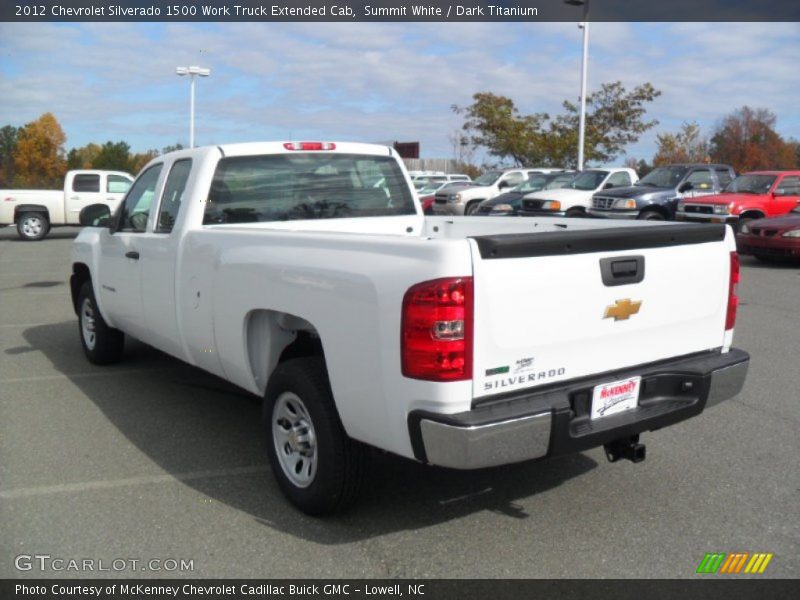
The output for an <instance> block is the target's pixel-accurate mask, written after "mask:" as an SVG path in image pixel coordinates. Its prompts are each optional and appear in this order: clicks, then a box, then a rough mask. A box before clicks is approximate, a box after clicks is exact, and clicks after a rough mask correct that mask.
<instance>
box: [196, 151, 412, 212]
mask: <svg viewBox="0 0 800 600" xmlns="http://www.w3.org/2000/svg"><path fill="white" fill-rule="evenodd" d="M376 181H377V182H379V185H378V186H377V187H376V186H375V183H376ZM415 212H416V210H415V208H414V200H413V199H412V197H411V192H410V190H409V189H408V186H407V184H406V182H405V178H404V176H403V173H402V171H401V170H400V166H399V165H398V164H397V161H395V160H394V159H392V158H390V157H384V156H370V155H358V154H329V153H321V152H320V153H313V152H312V153H306V152H302V153H301V152H297V153H295V152H292V153H288V154H268V155H260V156H235V157H230V158H223V159H221V160H220V161H219V163H218V165H217V170H216V172H215V173H214V180H213V181H212V182H211V190H210V191H209V194H208V199H207V201H206V206H205V215H204V217H203V223H204V224H206V225H211V224H216V223H252V222H259V221H291V220H296V219H333V218H351V217H366V216H394V215H413V214H414V213H415Z"/></svg>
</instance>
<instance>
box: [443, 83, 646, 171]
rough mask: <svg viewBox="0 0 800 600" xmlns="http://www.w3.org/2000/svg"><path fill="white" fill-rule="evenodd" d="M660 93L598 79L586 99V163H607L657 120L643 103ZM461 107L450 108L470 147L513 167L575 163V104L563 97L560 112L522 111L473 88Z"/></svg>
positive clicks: (576, 124)
mask: <svg viewBox="0 0 800 600" xmlns="http://www.w3.org/2000/svg"><path fill="white" fill-rule="evenodd" d="M660 94H661V92H659V91H658V90H656V89H655V88H654V87H653V86H652V85H651V84H649V83H644V84H642V85H640V86H637V87H635V88H634V89H633V90H632V91H630V92H629V91H627V90H626V89H625V87H623V85H622V83H620V82H613V83H604V84H603V85H602V86H601V87H600V89H599V90H598V91H596V92H594V93H592V94H590V95H589V96H587V98H586V111H587V114H586V135H585V145H584V156H585V160H586V161H587V162H589V161H597V162H609V161H612V160H614V159H615V158H616V157H617V156H619V155H620V154H621V153H623V152H624V149H625V146H627V145H628V144H632V143H634V142H636V141H637V140H638V139H639V136H640V135H641V134H642V133H644V132H645V131H647V130H648V129H650V128H652V127H654V126H655V125H657V123H658V122H657V121H655V120H651V121H647V120H645V119H644V116H645V114H646V112H647V111H646V108H645V106H646V104H647V103H649V102H652V101H653V100H654V99H655V98H656V97H658V96H659V95H660ZM472 99H473V103H472V104H470V105H469V106H466V107H459V106H453V107H452V110H453V111H454V112H455V113H457V114H460V115H463V116H464V124H463V129H464V131H465V132H466V133H467V134H468V139H469V141H470V143H471V144H473V145H474V146H476V147H477V146H482V147H484V148H486V150H487V152H488V153H489V155H491V156H495V157H497V158H499V159H500V160H501V161H503V160H507V159H511V160H513V161H514V162H515V163H516V164H517V165H530V166H534V165H537V166H539V165H540V166H563V167H575V166H576V165H577V162H578V122H579V112H578V106H577V105H575V104H573V103H571V102H568V101H565V102H564V103H563V108H564V113H563V114H560V115H558V116H556V117H553V118H551V116H550V115H548V114H547V113H534V114H531V115H523V114H521V113H520V112H519V110H518V109H517V107H516V106H515V105H514V102H513V100H511V99H510V98H506V97H504V96H497V95H495V94H492V93H490V92H479V93H477V94H475V95H474V96H473V97H472Z"/></svg>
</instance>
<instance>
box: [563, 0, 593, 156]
mask: <svg viewBox="0 0 800 600" xmlns="http://www.w3.org/2000/svg"><path fill="white" fill-rule="evenodd" d="M564 2H566V3H567V4H571V5H572V6H583V23H582V24H581V25H579V27H582V28H583V61H582V63H581V112H580V121H579V123H578V170H579V171H583V146H584V140H585V139H586V80H587V78H588V76H589V0H564Z"/></svg>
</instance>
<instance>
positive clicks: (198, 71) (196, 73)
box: [175, 66, 211, 148]
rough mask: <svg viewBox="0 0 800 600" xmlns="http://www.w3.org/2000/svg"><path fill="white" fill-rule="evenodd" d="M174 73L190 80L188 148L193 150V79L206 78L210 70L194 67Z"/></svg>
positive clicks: (181, 68)
mask: <svg viewBox="0 0 800 600" xmlns="http://www.w3.org/2000/svg"><path fill="white" fill-rule="evenodd" d="M175 72H176V73H177V74H178V75H180V76H181V77H183V76H184V75H188V76H189V78H190V80H191V84H190V86H189V88H190V92H189V148H194V79H195V77H208V76H209V75H211V69H204V68H203V67H196V66H193V67H176V68H175Z"/></svg>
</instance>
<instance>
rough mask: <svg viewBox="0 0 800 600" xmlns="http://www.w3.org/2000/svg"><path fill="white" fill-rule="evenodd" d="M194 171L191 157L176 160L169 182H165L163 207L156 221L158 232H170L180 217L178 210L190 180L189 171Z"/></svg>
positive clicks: (162, 198)
mask: <svg viewBox="0 0 800 600" xmlns="http://www.w3.org/2000/svg"><path fill="white" fill-rule="evenodd" d="M191 171H192V161H191V160H190V159H186V160H178V161H175V164H173V165H172V169H170V171H169V176H168V177H167V183H166V184H164V193H163V194H162V196H161V208H160V209H159V211H158V220H157V221H156V233H169V232H170V231H172V228H173V227H174V225H175V220H176V219H177V218H178V210H180V208H181V200H183V192H184V191H185V190H186V182H187V181H188V180H189V173H191Z"/></svg>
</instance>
